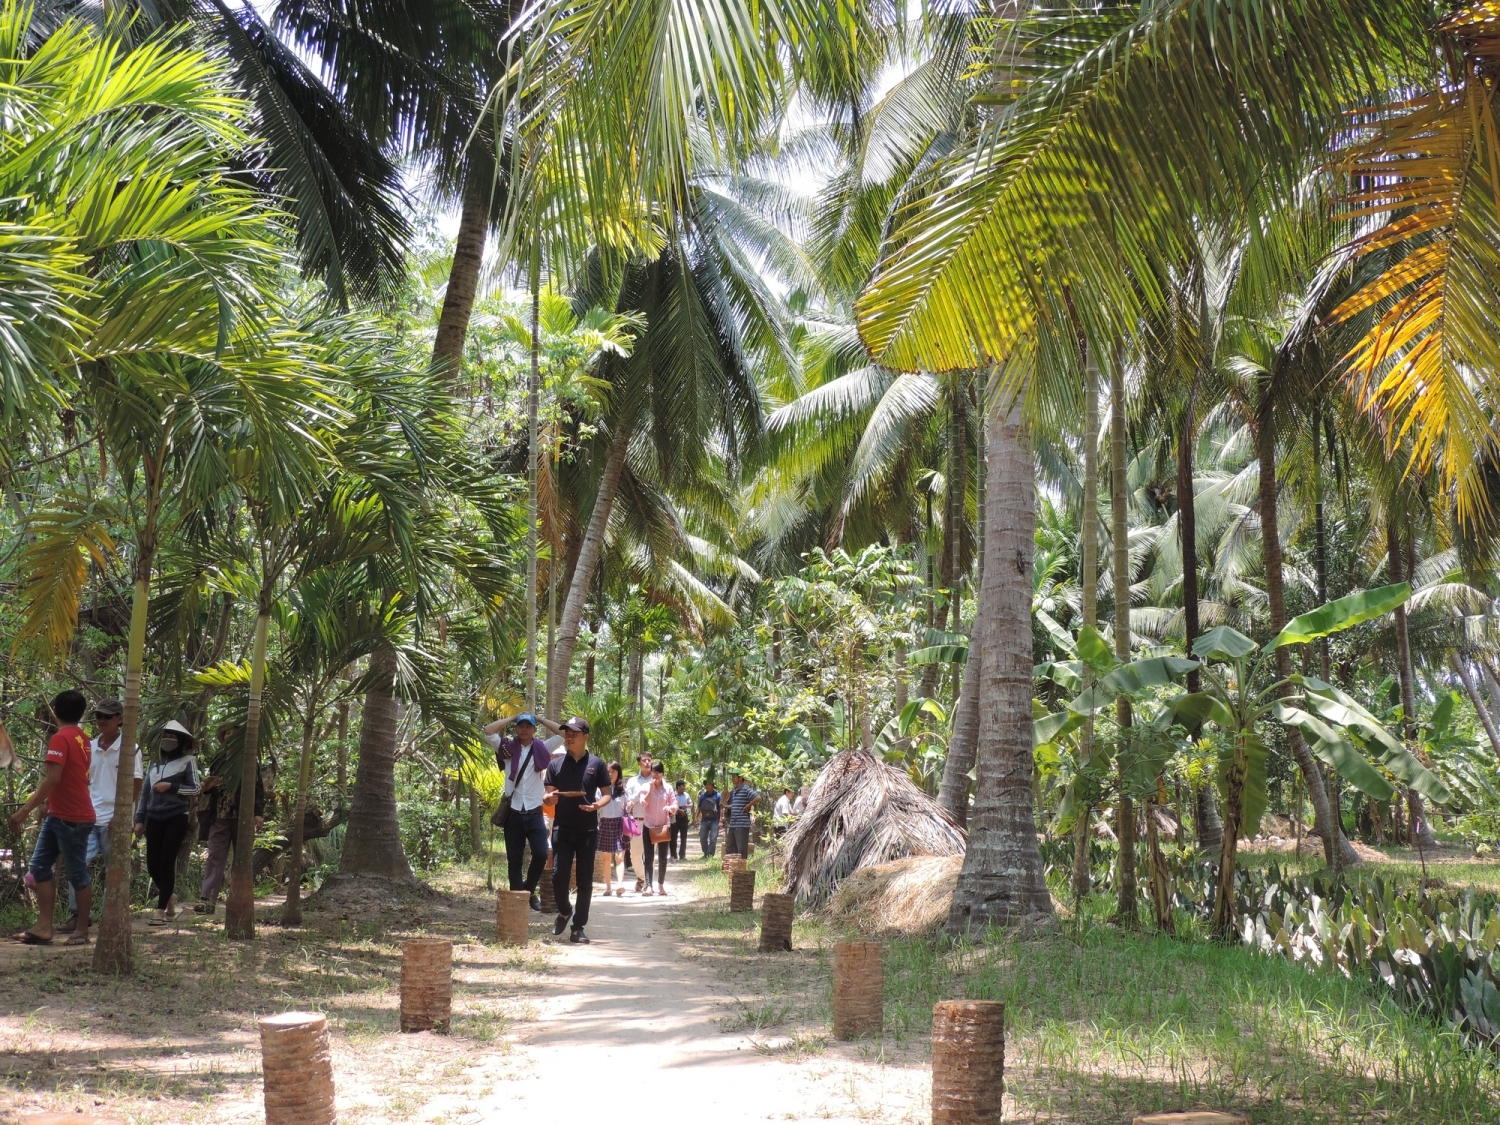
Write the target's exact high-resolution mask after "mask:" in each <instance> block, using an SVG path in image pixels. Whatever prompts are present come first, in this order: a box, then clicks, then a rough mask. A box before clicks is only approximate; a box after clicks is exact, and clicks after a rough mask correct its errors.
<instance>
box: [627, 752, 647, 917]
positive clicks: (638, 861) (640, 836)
mask: <svg viewBox="0 0 1500 1125" xmlns="http://www.w3.org/2000/svg"><path fill="white" fill-rule="evenodd" d="M635 760H636V763H637V764H638V765H639V766H640V767H641V772H640V773H638V774H637V775H636V776H635V777H632V778H631V779H630V780H628V781H627V782H625V815H626V816H628V817H630V818H631V819H633V820H634V821H635V822H636V827H637V828H638V829H639V828H640V820H641V817H642V816H643V815H644V814H645V811H646V809H645V806H644V805H643V804H642V803H641V801H642V798H644V797H645V795H646V790H647V789H650V788H651V755H650V754H637V755H636V758H635ZM645 839H646V833H645V830H644V829H642V830H640V831H637V832H636V833H634V834H633V835H631V836H630V868H631V870H632V871H634V872H635V893H636V894H640V893H641V892H642V891H644V890H645V889H646V875H647V871H646V865H645V860H644V859H642V852H643V851H644V849H645V844H644V842H643V841H645Z"/></svg>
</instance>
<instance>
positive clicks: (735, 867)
mask: <svg viewBox="0 0 1500 1125" xmlns="http://www.w3.org/2000/svg"><path fill="white" fill-rule="evenodd" d="M719 865H720V869H721V870H722V871H723V872H724V874H725V875H733V874H734V873H735V872H736V871H743V870H745V857H744V856H742V855H728V854H726V855H725V856H724V858H723V859H722V860H720V863H719Z"/></svg>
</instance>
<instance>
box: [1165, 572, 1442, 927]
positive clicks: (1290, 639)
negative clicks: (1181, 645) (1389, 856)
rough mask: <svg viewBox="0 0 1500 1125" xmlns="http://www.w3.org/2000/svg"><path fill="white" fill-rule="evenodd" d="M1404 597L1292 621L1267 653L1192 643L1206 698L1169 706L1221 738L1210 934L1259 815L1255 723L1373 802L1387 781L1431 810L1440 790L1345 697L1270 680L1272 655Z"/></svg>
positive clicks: (1391, 592) (1357, 599) (1388, 790)
mask: <svg viewBox="0 0 1500 1125" xmlns="http://www.w3.org/2000/svg"><path fill="white" fill-rule="evenodd" d="M1410 596H1411V586H1410V585H1409V584H1407V583H1405V582H1401V583H1397V584H1395V585H1392V586H1381V587H1379V588H1377V589H1374V590H1362V591H1360V592H1359V593H1355V594H1350V595H1349V596H1347V597H1343V598H1338V599H1337V600H1335V601H1331V602H1328V603H1327V604H1326V605H1322V606H1319V607H1318V608H1317V609H1315V610H1313V611H1311V612H1310V613H1305V614H1303V615H1301V616H1300V617H1295V618H1293V619H1292V620H1291V621H1289V622H1287V624H1286V627H1285V628H1283V629H1282V630H1281V632H1280V633H1278V634H1277V635H1276V636H1275V637H1273V638H1271V640H1270V641H1269V642H1267V643H1266V644H1265V645H1257V644H1256V643H1255V641H1253V640H1251V639H1250V638H1249V637H1247V636H1245V635H1244V634H1243V633H1240V632H1238V631H1236V630H1235V629H1232V628H1230V627H1229V626H1227V625H1220V626H1218V627H1217V628H1214V629H1210V630H1209V631H1208V632H1206V633H1204V634H1203V635H1202V636H1201V637H1199V638H1198V639H1197V641H1196V642H1194V644H1193V655H1194V656H1196V657H1197V658H1198V659H1199V661H1200V662H1201V666H1200V669H1199V671H1200V676H1201V678H1202V683H1203V690H1202V691H1199V692H1196V693H1193V694H1191V695H1187V696H1184V697H1183V698H1182V699H1181V700H1180V701H1178V703H1177V705H1176V712H1177V714H1178V715H1179V716H1180V717H1181V718H1182V719H1183V720H1184V721H1192V720H1196V721H1198V722H1203V723H1212V724H1213V725H1214V726H1215V727H1216V728H1217V729H1218V732H1219V734H1220V736H1221V737H1220V739H1219V740H1218V741H1219V754H1218V763H1217V769H1216V774H1217V782H1218V787H1219V792H1220V796H1221V797H1222V799H1223V803H1224V844H1223V851H1222V853H1221V855H1220V859H1219V877H1218V884H1217V888H1216V891H1215V897H1214V913H1213V922H1212V927H1213V931H1214V933H1215V934H1217V935H1219V936H1228V935H1230V934H1232V933H1233V932H1234V922H1235V919H1234V910H1235V906H1234V903H1235V898H1234V872H1235V865H1236V860H1237V855H1238V847H1239V840H1240V837H1242V836H1243V837H1250V836H1253V835H1255V833H1256V832H1257V831H1258V829H1259V827H1260V818H1261V815H1262V814H1263V813H1264V812H1265V807H1266V795H1267V794H1266V780H1267V753H1268V751H1267V746H1266V742H1265V739H1264V738H1263V737H1262V735H1261V724H1262V723H1263V722H1264V721H1265V720H1266V719H1268V718H1269V719H1274V720H1275V721H1277V722H1279V723H1281V724H1282V725H1283V726H1286V727H1294V728H1296V729H1297V730H1299V731H1301V732H1302V734H1303V736H1304V737H1305V738H1306V739H1307V741H1308V745H1309V746H1310V748H1311V749H1312V751H1313V753H1314V754H1316V755H1317V757H1318V758H1319V759H1320V760H1321V761H1322V762H1323V763H1324V764H1325V765H1327V766H1329V767H1330V768H1331V769H1333V770H1335V771H1336V772H1337V773H1338V774H1339V776H1340V777H1342V778H1343V779H1344V780H1345V781H1347V782H1348V783H1349V784H1350V785H1352V786H1354V787H1355V788H1356V789H1358V790H1360V792H1362V793H1366V794H1368V795H1369V796H1371V797H1374V798H1375V799H1376V800H1378V801H1384V800H1389V799H1390V798H1391V797H1392V796H1393V795H1394V793H1395V788H1394V787H1393V786H1392V784H1391V782H1390V781H1389V780H1388V779H1387V775H1390V776H1392V777H1395V778H1396V779H1397V780H1398V781H1400V782H1401V783H1402V784H1404V785H1407V786H1409V787H1410V788H1412V789H1415V790H1416V791H1417V792H1419V793H1421V794H1422V795H1423V796H1424V797H1426V798H1427V799H1428V800H1430V801H1432V802H1433V803H1435V804H1439V805H1442V804H1447V803H1448V801H1449V800H1451V794H1450V793H1449V792H1448V788H1447V786H1445V785H1444V784H1443V783H1442V781H1440V780H1439V779H1438V778H1437V777H1436V776H1435V775H1434V774H1432V773H1431V772H1430V771H1428V770H1427V769H1426V768H1425V767H1423V765H1422V764H1421V763H1420V762H1418V761H1417V759H1416V758H1415V757H1414V756H1413V755H1412V754H1411V752H1410V751H1408V750H1407V748H1406V747H1405V746H1403V745H1402V744H1401V742H1400V740H1399V739H1397V738H1396V737H1395V736H1394V735H1392V734H1391V733H1390V732H1389V731H1387V730H1386V729H1385V727H1384V726H1383V725H1382V724H1381V723H1380V721H1379V720H1378V719H1377V718H1376V717H1375V716H1374V715H1372V714H1371V713H1370V712H1369V711H1368V710H1366V709H1365V708H1364V707H1363V706H1362V705H1361V704H1360V703H1359V702H1358V701H1357V700H1355V699H1354V698H1353V697H1351V696H1350V695H1348V694H1347V693H1346V692H1344V691H1342V690H1340V689H1339V688H1337V687H1335V686H1333V685H1332V684H1327V683H1324V682H1323V681H1322V680H1319V679H1316V678H1314V677H1312V676H1303V675H1300V674H1295V673H1294V674H1293V675H1291V676H1288V677H1286V678H1285V679H1276V678H1275V677H1274V676H1273V675H1272V674H1271V670H1272V669H1273V668H1274V667H1275V664H1274V656H1275V653H1276V650H1277V649H1280V648H1283V647H1285V646H1287V645H1294V644H1306V643H1308V642H1309V641H1314V640H1318V639H1320V638H1322V637H1327V636H1330V635H1332V634H1334V633H1339V632H1342V631H1343V630H1345V629H1350V628H1353V627H1354V626H1355V625H1359V624H1361V623H1363V622H1365V621H1370V620H1372V619H1374V618H1377V617H1382V616H1384V615H1385V614H1387V613H1390V612H1391V611H1392V610H1393V609H1395V608H1396V607H1397V606H1400V605H1402V604H1403V603H1405V601H1406V600H1407V598H1409V597H1410Z"/></svg>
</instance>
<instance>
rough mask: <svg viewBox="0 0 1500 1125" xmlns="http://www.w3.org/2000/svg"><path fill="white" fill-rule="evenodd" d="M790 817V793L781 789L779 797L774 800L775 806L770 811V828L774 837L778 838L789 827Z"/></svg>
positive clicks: (791, 816)
mask: <svg viewBox="0 0 1500 1125" xmlns="http://www.w3.org/2000/svg"><path fill="white" fill-rule="evenodd" d="M792 820H793V815H792V791H791V790H790V789H783V790H782V791H781V796H780V797H778V798H776V805H775V807H774V808H772V809H771V826H772V828H773V830H774V831H775V833H776V835H778V836H780V835H781V834H782V833H783V832H785V831H786V830H787V829H788V828H790V827H791V825H792Z"/></svg>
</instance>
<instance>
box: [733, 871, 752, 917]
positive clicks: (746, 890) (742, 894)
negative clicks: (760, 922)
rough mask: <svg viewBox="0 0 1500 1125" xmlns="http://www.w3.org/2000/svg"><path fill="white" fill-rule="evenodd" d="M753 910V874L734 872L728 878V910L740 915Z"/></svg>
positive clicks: (749, 872) (750, 872)
mask: <svg viewBox="0 0 1500 1125" xmlns="http://www.w3.org/2000/svg"><path fill="white" fill-rule="evenodd" d="M754 909H755V872H754V871H735V872H733V873H731V874H730V876H729V910H730V912H731V913H734V914H742V913H744V912H745V911H747V910H754Z"/></svg>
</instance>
